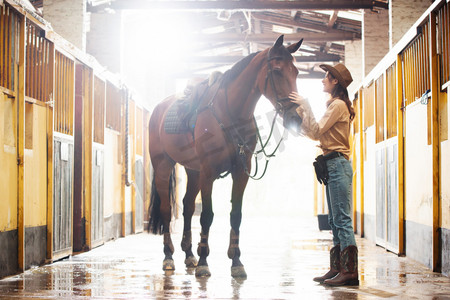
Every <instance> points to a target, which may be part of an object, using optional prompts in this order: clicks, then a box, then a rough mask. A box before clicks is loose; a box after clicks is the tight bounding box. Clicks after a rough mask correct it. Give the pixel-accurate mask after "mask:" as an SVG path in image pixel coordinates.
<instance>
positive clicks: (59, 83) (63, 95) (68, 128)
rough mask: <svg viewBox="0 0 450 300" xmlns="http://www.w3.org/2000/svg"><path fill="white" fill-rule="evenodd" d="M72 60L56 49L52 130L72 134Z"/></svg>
mask: <svg viewBox="0 0 450 300" xmlns="http://www.w3.org/2000/svg"><path fill="white" fill-rule="evenodd" d="M73 87H74V62H73V60H71V59H70V58H68V57H66V56H65V55H63V54H61V53H60V52H58V51H56V55H55V97H54V101H55V104H54V111H55V118H54V124H55V125H54V130H55V131H57V132H61V133H64V134H68V135H73V111H74V108H73V99H74V88H73Z"/></svg>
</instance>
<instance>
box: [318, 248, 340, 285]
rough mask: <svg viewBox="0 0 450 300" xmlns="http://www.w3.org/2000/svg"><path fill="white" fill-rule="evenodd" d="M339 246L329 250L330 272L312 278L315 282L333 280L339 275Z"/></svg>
mask: <svg viewBox="0 0 450 300" xmlns="http://www.w3.org/2000/svg"><path fill="white" fill-rule="evenodd" d="M340 257H341V246H340V245H336V246H334V247H333V248H331V250H330V270H329V271H328V272H327V273H326V274H325V275H323V276H320V277H314V278H313V280H314V281H316V282H320V283H322V282H324V281H325V280H326V279H330V278H333V277H334V276H336V275H337V274H338V273H339V269H340V265H341V264H340Z"/></svg>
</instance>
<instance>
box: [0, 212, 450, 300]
mask: <svg viewBox="0 0 450 300" xmlns="http://www.w3.org/2000/svg"><path fill="white" fill-rule="evenodd" d="M198 224H199V218H198V216H195V217H194V220H193V225H194V227H193V245H194V250H195V249H196V244H197V243H198V241H199V231H200V228H199V225H198ZM173 232H174V234H173V235H172V240H173V242H174V245H175V247H176V248H175V255H174V260H175V266H176V270H175V271H174V272H170V273H164V271H162V260H163V252H162V236H154V235H150V234H148V233H146V232H145V233H141V234H136V235H130V236H127V237H125V238H120V239H117V240H115V241H110V242H107V243H106V244H105V245H103V246H100V247H98V248H95V249H93V250H92V251H89V252H85V253H82V254H78V255H74V256H71V257H69V258H67V259H63V260H61V261H58V262H55V263H53V264H49V265H45V266H41V267H34V268H31V269H30V270H27V271H26V272H25V273H23V274H19V275H15V276H10V277H7V278H4V279H2V280H0V299H450V278H448V277H445V276H443V275H441V274H439V273H433V272H431V271H430V270H429V269H428V268H426V267H425V266H423V265H421V264H419V263H417V262H415V261H413V260H411V259H409V258H406V257H398V256H397V255H395V254H392V253H390V252H387V251H386V250H385V249H383V248H381V247H378V246H376V245H375V244H373V243H372V242H370V241H368V240H366V239H361V238H357V243H358V248H359V259H360V260H359V272H360V275H359V276H360V286H359V287H337V288H330V287H326V286H323V285H320V284H317V283H315V282H313V281H312V278H313V277H314V276H317V275H322V274H321V273H322V272H324V271H326V268H327V266H328V263H329V260H328V250H329V248H330V245H331V244H330V243H331V233H330V232H328V231H319V230H318V226H317V220H316V219H315V218H300V217H286V218H281V217H262V216H261V217H247V218H246V217H245V216H244V218H243V221H242V226H241V238H240V245H241V250H242V256H241V258H242V262H243V263H244V265H245V268H246V271H247V274H248V278H247V279H246V280H235V279H233V278H232V277H231V276H230V266H231V261H230V260H229V259H228V258H227V254H226V252H227V247H228V237H229V226H228V218H226V217H224V216H218V217H216V218H215V219H214V222H213V225H212V227H211V233H210V248H211V253H210V256H209V258H208V263H209V266H210V270H211V273H212V276H211V277H210V278H196V277H195V275H194V270H189V269H186V268H185V267H184V263H183V262H184V253H183V252H182V251H181V247H180V246H179V245H180V242H181V238H182V219H178V220H176V221H175V222H174V226H173ZM194 252H195V251H194Z"/></svg>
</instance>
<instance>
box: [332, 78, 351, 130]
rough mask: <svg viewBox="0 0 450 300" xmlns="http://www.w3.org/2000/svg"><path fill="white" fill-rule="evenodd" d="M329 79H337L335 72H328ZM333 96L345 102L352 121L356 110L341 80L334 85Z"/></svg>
mask: <svg viewBox="0 0 450 300" xmlns="http://www.w3.org/2000/svg"><path fill="white" fill-rule="evenodd" d="M327 76H328V77H329V79H336V78H335V77H334V76H333V74H331V73H330V72H328V75H327ZM331 97H333V98H339V99H341V100H342V101H344V102H345V104H346V105H347V108H348V112H349V113H350V121H352V120H353V119H354V118H355V110H354V109H353V107H352V102H351V101H350V98H349V97H348V91H347V88H344V87H343V86H342V85H341V84H340V83H339V82H338V84H336V85H335V86H334V89H333V91H332V92H331Z"/></svg>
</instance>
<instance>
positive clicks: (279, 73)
mask: <svg viewBox="0 0 450 300" xmlns="http://www.w3.org/2000/svg"><path fill="white" fill-rule="evenodd" d="M273 73H274V74H275V75H280V76H282V75H283V72H281V68H280V67H278V68H277V67H275V68H273Z"/></svg>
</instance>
